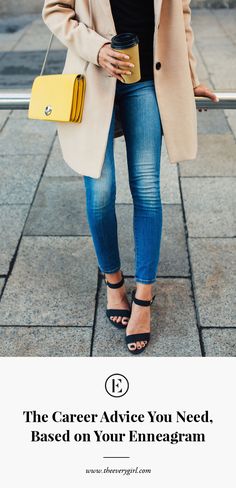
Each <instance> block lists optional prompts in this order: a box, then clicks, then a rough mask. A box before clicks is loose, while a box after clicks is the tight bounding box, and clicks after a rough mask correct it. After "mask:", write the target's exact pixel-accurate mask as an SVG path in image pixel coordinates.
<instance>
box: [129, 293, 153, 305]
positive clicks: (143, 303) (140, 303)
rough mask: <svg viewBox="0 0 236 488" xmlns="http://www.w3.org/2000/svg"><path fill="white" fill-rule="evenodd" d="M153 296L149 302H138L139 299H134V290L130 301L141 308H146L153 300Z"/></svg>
mask: <svg viewBox="0 0 236 488" xmlns="http://www.w3.org/2000/svg"><path fill="white" fill-rule="evenodd" d="M155 296H156V295H153V297H152V299H151V300H140V298H136V296H135V290H133V291H132V299H133V301H134V303H136V304H137V305H141V306H142V307H148V306H149V305H151V304H152V302H153V301H154V299H155Z"/></svg>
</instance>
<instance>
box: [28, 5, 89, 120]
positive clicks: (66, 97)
mask: <svg viewBox="0 0 236 488" xmlns="http://www.w3.org/2000/svg"><path fill="white" fill-rule="evenodd" d="M90 2H91V0H89V16H90V23H91V18H92V15H91V5H90ZM53 36H54V34H53V33H52V34H51V37H50V40H49V44H48V48H47V51H46V54H45V58H44V61H43V65H42V69H41V72H40V75H39V76H37V77H36V78H35V79H34V81H33V85H32V89H31V96H30V102H29V109H28V118H29V119H39V120H47V121H52V122H81V121H82V114H83V108H84V97H85V89H86V79H85V76H84V73H85V70H86V69H87V67H88V64H89V62H88V61H87V63H86V65H85V68H84V70H83V72H82V73H80V74H78V73H72V74H71V73H62V74H56V75H43V73H44V69H45V65H46V61H47V57H48V53H49V50H50V46H51V43H52V40H53Z"/></svg>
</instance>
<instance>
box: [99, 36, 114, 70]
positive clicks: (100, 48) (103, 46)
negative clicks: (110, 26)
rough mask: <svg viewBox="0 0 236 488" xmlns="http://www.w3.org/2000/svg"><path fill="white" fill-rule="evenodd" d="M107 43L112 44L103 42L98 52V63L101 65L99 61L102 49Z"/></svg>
mask: <svg viewBox="0 0 236 488" xmlns="http://www.w3.org/2000/svg"><path fill="white" fill-rule="evenodd" d="M106 44H111V43H110V42H104V44H103V45H102V46H101V47H100V49H99V51H98V54H97V62H98V64H99V66H100V63H99V54H100V51H101V49H102V48H103V47H104V46H106Z"/></svg>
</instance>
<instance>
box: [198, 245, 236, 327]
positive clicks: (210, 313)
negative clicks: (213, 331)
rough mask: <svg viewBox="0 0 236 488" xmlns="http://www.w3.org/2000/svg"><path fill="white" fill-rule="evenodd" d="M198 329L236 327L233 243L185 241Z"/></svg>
mask: <svg viewBox="0 0 236 488" xmlns="http://www.w3.org/2000/svg"><path fill="white" fill-rule="evenodd" d="M189 249H190V257H191V263H192V270H193V283H194V289H195V297H196V306H197V309H198V314H199V320H200V325H201V326H202V327H210V326H212V327H235V326H236V300H235V289H236V257H235V256H236V240H235V239H189Z"/></svg>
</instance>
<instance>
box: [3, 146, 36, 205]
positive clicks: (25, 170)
mask: <svg viewBox="0 0 236 488" xmlns="http://www.w3.org/2000/svg"><path fill="white" fill-rule="evenodd" d="M44 164H45V156H42V155H37V154H36V155H34V156H33V155H18V154H12V155H9V156H8V155H4V156H1V155H0V172H1V178H0V204H3V203H5V204H6V203H7V204H29V203H31V202H32V200H33V196H34V193H35V190H36V188H37V184H38V182H39V179H40V176H41V173H42V171H43V167H44Z"/></svg>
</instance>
